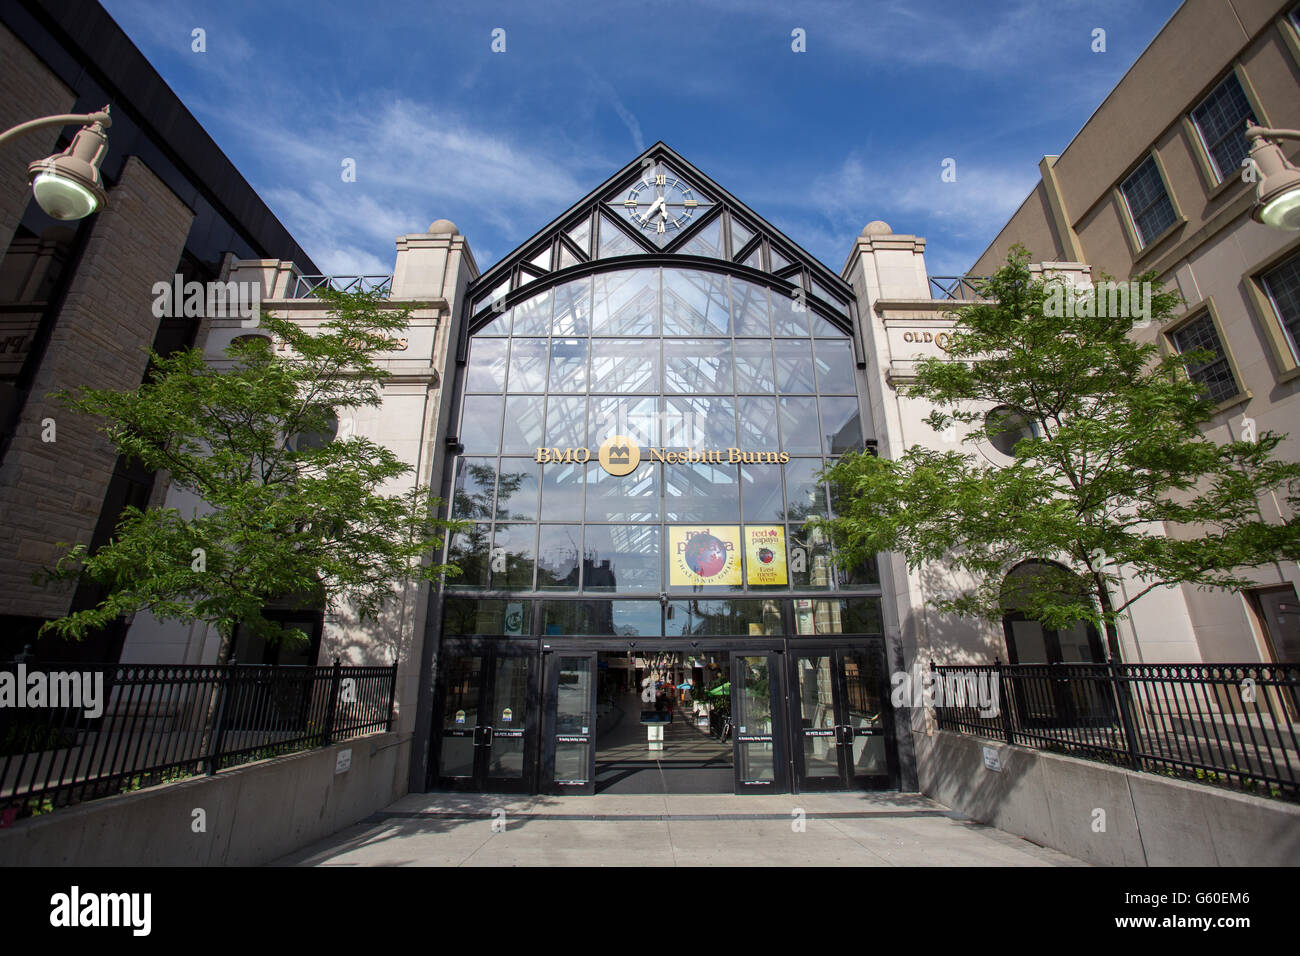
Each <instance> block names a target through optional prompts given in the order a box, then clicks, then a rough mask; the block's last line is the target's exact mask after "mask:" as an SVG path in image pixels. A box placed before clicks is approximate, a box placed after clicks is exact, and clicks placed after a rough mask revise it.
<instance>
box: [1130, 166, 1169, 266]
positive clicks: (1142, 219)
mask: <svg viewBox="0 0 1300 956" xmlns="http://www.w3.org/2000/svg"><path fill="white" fill-rule="evenodd" d="M1120 191H1121V192H1122V193H1123V194H1124V201H1125V202H1126V203H1127V204H1128V211H1129V215H1130V216H1131V217H1132V218H1133V228H1134V229H1136V230H1137V235H1138V240H1139V241H1140V242H1141V243H1142V245H1143V246H1146V245H1149V244H1150V242H1151V240H1152V239H1155V238H1156V237H1158V236H1159V235H1160V234H1161V233H1162V232H1164V231H1165V230H1166V229H1168V228H1169V227H1170V226H1172V225H1173V224H1174V220H1176V219H1177V218H1178V216H1177V214H1175V212H1174V204H1173V202H1172V201H1171V200H1170V199H1169V193H1168V191H1167V190H1166V189H1165V183H1164V180H1162V179H1161V178H1160V170H1159V169H1158V168H1157V167H1156V158H1155V156H1154V155H1151V156H1148V157H1147V158H1146V162H1144V163H1143V164H1142V165H1141V166H1139V167H1138V168H1137V169H1136V170H1134V172H1133V175H1132V176H1130V177H1129V178H1128V179H1126V180H1124V184H1123V185H1122V186H1120Z"/></svg>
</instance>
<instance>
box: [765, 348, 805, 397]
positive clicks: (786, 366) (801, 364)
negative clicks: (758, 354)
mask: <svg viewBox="0 0 1300 956" xmlns="http://www.w3.org/2000/svg"><path fill="white" fill-rule="evenodd" d="M772 349H773V352H774V353H775V355H776V390H777V391H778V392H780V393H782V394H788V393H790V392H813V391H816V388H815V387H814V382H813V360H812V349H811V347H810V343H809V342H808V340H807V339H805V340H803V341H798V342H789V341H783V340H781V339H777V340H776V341H775V342H773V343H772Z"/></svg>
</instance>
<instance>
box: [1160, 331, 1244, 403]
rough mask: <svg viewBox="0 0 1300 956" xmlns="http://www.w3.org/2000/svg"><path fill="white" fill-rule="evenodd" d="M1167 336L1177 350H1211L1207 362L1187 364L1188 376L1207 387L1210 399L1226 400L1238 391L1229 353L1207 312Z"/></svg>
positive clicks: (1180, 351)
mask: <svg viewBox="0 0 1300 956" xmlns="http://www.w3.org/2000/svg"><path fill="white" fill-rule="evenodd" d="M1170 338H1171V339H1173V343H1174V348H1176V349H1178V351H1179V353H1183V352H1196V351H1206V352H1212V353H1213V354H1214V357H1213V358H1212V359H1210V360H1209V361H1208V362H1204V363H1192V362H1189V363H1188V364H1187V374H1188V376H1189V377H1190V378H1191V379H1192V381H1194V382H1199V383H1200V384H1202V385H1204V386H1205V387H1206V389H1207V390H1208V391H1209V393H1210V399H1211V400H1212V401H1215V402H1223V401H1227V400H1228V399H1230V398H1232V397H1234V396H1235V395H1237V394H1238V392H1239V391H1240V389H1238V387H1237V379H1236V377H1235V376H1234V375H1233V374H1232V366H1231V365H1229V364H1228V356H1227V355H1226V353H1225V352H1224V350H1223V343H1222V342H1220V341H1219V333H1218V330H1217V329H1216V328H1215V327H1214V319H1213V318H1211V316H1210V313H1209V312H1206V313H1204V314H1202V315H1201V316H1200V317H1198V318H1195V319H1193V320H1192V321H1190V322H1188V323H1186V324H1185V325H1183V326H1182V327H1181V328H1179V329H1177V330H1175V331H1174V332H1173V333H1172V335H1171V336H1170Z"/></svg>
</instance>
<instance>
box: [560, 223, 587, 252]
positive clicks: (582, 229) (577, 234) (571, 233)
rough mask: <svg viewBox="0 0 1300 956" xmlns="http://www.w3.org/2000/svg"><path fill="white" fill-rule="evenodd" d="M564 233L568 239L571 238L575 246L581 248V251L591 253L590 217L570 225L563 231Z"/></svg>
mask: <svg viewBox="0 0 1300 956" xmlns="http://www.w3.org/2000/svg"><path fill="white" fill-rule="evenodd" d="M565 235H567V236H568V237H569V238H570V239H572V240H573V244H574V245H575V246H577V247H578V248H579V249H581V250H582V251H583V252H585V253H587V254H588V255H591V220H590V219H583V220H582V221H581V222H579V223H578V224H577V225H576V226H573V227H571V228H570V229H569V230H568V232H566V233H565Z"/></svg>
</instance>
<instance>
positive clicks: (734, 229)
mask: <svg viewBox="0 0 1300 956" xmlns="http://www.w3.org/2000/svg"><path fill="white" fill-rule="evenodd" d="M753 238H754V233H753V231H752V230H751V229H749V228H747V227H746V226H745V224H744V223H742V222H741V221H740V220H739V219H735V218H733V219H732V220H731V251H732V252H733V253H736V252H740V250H741V249H743V248H745V243H747V242H749V240H751V239H753Z"/></svg>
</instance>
